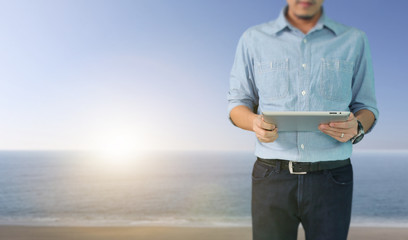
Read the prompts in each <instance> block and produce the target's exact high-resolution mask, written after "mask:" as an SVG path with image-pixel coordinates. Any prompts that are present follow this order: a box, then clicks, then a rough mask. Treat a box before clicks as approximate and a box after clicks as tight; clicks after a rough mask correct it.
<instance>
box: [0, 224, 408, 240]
mask: <svg viewBox="0 0 408 240" xmlns="http://www.w3.org/2000/svg"><path fill="white" fill-rule="evenodd" d="M251 238H252V230H251V227H184V226H177V227H176V226H173V227H170V226H131V227H129V226H116V227H104V226H97V227H89V226H81V227H79V226H77V227H68V226H67V227H62V226H15V225H14V226H5V225H0V239H8V240H17V239H18V240H40V239H41V240H43V239H59V240H68V239H76V240H96V239H98V240H108V239H115V240H128V239H129V240H130V239H138V240H165V239H166V240H172V239H174V240H184V239H188V240H189V239H194V240H207V239H211V240H223V239H236V240H248V239H251ZM348 239H350V240H360V239H361V240H362V239H370V240H384V239H393V240H405V239H408V228H392V227H353V226H352V227H350V232H349V238H348ZM298 240H304V233H303V229H302V228H299V232H298Z"/></svg>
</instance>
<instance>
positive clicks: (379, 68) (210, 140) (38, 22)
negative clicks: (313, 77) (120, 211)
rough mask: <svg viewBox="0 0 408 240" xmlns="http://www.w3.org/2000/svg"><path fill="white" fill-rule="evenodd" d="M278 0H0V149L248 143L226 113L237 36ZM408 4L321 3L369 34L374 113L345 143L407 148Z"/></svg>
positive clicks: (397, 0)
mask: <svg viewBox="0 0 408 240" xmlns="http://www.w3.org/2000/svg"><path fill="white" fill-rule="evenodd" d="M285 5H286V1H284V0H252V1H243V0H224V1H215V0H196V1H191V0H173V1H169V0H135V1H125V0H111V1H103V0H70V1H63V0H55V1H54V0H48V1H45V0H30V1H22V0H15V1H3V0H0V43H1V44H0V109H1V111H0V119H1V120H0V122H1V124H0V149H2V150H87V149H134V150H156V149H158V150H226V151H230V150H252V149H253V148H254V141H255V137H254V136H253V133H251V132H248V131H244V130H241V129H238V128H236V127H234V126H232V125H231V124H230V122H229V120H228V113H227V100H226V96H227V92H228V87H229V74H230V70H231V66H232V63H233V59H234V54H235V49H236V46H237V43H238V39H239V37H240V36H241V34H242V33H243V32H244V31H245V30H246V29H247V28H248V27H251V26H253V25H256V24H260V23H264V22H267V21H271V20H273V19H275V18H277V16H278V14H279V12H280V11H281V9H282V8H283V7H284V6H285ZM407 8H408V1H405V0H393V1H379V0H370V1H355V0H342V1H334V0H327V1H325V3H324V10H325V13H326V15H327V16H328V17H329V18H331V19H333V20H335V21H338V22H340V23H343V24H346V25H349V26H354V27H357V28H359V29H361V30H363V31H364V32H365V33H366V34H367V36H368V40H369V42H370V47H371V52H372V57H373V64H374V73H375V81H376V91H377V100H378V108H379V110H380V118H379V120H378V124H377V125H376V127H375V129H374V130H373V131H372V132H371V133H369V134H367V136H366V137H365V139H364V141H362V142H361V143H359V144H358V145H356V149H361V150H370V149H371V150H373V149H375V150H396V149H400V150H407V149H408V140H407V137H406V133H407V132H408V124H406V119H408V111H407V110H408V108H407V107H406V103H407V102H408V94H407V89H408V82H407V81H406V76H407V74H406V73H405V74H404V73H403V72H405V71H406V68H407V66H408V64H407V57H406V55H407V53H408V47H407V46H406V43H407V42H408V33H407V31H406V26H405V24H404V22H406V19H405V13H406V9H407Z"/></svg>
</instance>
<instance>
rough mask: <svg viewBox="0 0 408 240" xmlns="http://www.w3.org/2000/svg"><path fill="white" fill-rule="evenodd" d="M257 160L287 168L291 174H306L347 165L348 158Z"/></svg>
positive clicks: (348, 162)
mask: <svg viewBox="0 0 408 240" xmlns="http://www.w3.org/2000/svg"><path fill="white" fill-rule="evenodd" d="M258 161H260V162H262V163H265V164H267V165H269V166H273V167H279V168H280V169H289V172H290V173H291V174H306V173H308V172H315V171H321V170H329V169H334V168H338V167H343V166H347V165H349V164H350V163H351V162H350V158H348V159H345V160H337V161H321V162H294V161H288V160H282V159H264V158H260V157H258Z"/></svg>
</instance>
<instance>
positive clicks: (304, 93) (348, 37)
mask: <svg viewBox="0 0 408 240" xmlns="http://www.w3.org/2000/svg"><path fill="white" fill-rule="evenodd" d="M228 101H229V107H228V111H229V112H230V111H231V110H232V109H233V108H234V107H236V106H238V105H245V106H247V107H249V108H250V109H254V111H257V113H258V114H260V113H261V112H264V111H352V112H353V113H355V112H357V111H359V110H361V109H368V110H370V111H371V112H373V114H374V115H375V118H376V119H378V110H377V103H376V97H375V91H374V74H373V68H372V62H371V55H370V49H369V45H368V42H367V38H366V35H365V34H364V33H363V32H362V31H360V30H357V29H355V28H352V27H347V26H344V25H341V24H339V23H336V22H334V21H332V20H330V19H329V18H327V17H326V16H325V15H324V13H323V14H322V16H321V17H320V19H319V21H318V23H317V24H316V26H315V27H314V28H313V29H311V30H310V31H309V32H308V33H307V34H303V33H302V32H301V31H300V30H298V29H297V28H295V27H293V26H292V25H291V24H290V23H289V22H288V21H287V20H286V18H285V9H284V10H282V11H281V13H280V16H279V18H278V19H277V20H275V21H271V22H268V23H264V24H261V25H257V26H254V27H252V28H249V29H248V30H247V31H245V32H244V34H243V35H242V37H241V39H240V40H239V43H238V48H237V51H236V56H235V61H234V64H233V67H232V71H231V76H230V90H229V93H228ZM376 121H377V120H376ZM374 125H375V123H374ZM374 125H373V126H374ZM371 129H372V128H371ZM256 141H257V142H256V149H255V155H256V156H258V157H261V158H278V159H286V160H292V161H303V162H316V161H327V160H342V159H347V158H349V157H350V156H351V153H352V144H351V142H350V141H349V142H346V143H342V142H339V141H337V140H335V139H334V138H332V137H330V136H328V135H326V134H324V133H322V132H320V131H318V130H317V131H316V132H279V137H278V139H277V140H276V141H275V142H272V143H262V142H260V141H259V140H258V139H257V140H256Z"/></svg>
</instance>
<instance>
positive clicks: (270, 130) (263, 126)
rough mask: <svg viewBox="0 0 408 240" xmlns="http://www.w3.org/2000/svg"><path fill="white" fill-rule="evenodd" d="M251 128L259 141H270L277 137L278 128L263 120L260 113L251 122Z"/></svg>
mask: <svg viewBox="0 0 408 240" xmlns="http://www.w3.org/2000/svg"><path fill="white" fill-rule="evenodd" d="M252 123H253V124H252V130H253V131H254V132H255V135H256V137H257V138H258V139H259V141H261V142H265V143H270V142H274V141H275V140H276V139H277V138H278V128H276V127H275V125H274V124H271V123H267V122H265V121H264V119H263V117H262V115H257V116H256V117H255V118H254V120H253V122H252Z"/></svg>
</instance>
